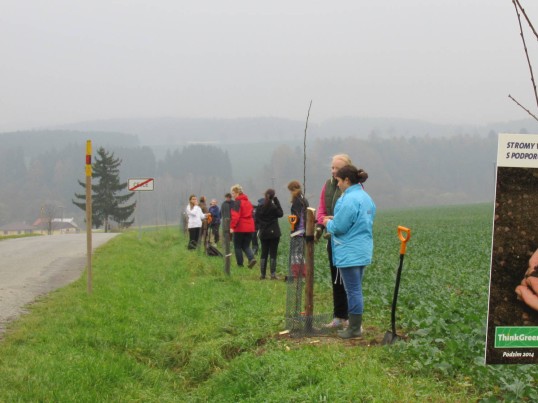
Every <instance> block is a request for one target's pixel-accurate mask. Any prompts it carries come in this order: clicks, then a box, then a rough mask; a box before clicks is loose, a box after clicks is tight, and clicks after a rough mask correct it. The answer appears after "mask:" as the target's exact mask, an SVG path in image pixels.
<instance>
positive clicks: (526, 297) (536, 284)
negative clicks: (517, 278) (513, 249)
mask: <svg viewBox="0 0 538 403" xmlns="http://www.w3.org/2000/svg"><path fill="white" fill-rule="evenodd" d="M516 294H517V295H518V298H519V299H520V300H522V301H523V302H525V303H526V304H527V305H528V306H530V307H531V308H533V309H535V310H537V311H538V249H537V250H536V251H535V252H534V253H533V255H532V256H531V258H530V259H529V268H528V269H527V271H526V272H525V278H524V279H523V280H522V281H521V284H520V285H518V286H517V287H516Z"/></svg>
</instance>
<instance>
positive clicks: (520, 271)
mask: <svg viewBox="0 0 538 403" xmlns="http://www.w3.org/2000/svg"><path fill="white" fill-rule="evenodd" d="M495 183H496V184H495V208H494V215H493V235H492V238H493V239H492V248H491V265H490V284H489V305H488V322H487V338H486V351H485V359H486V364H534V363H537V362H538V305H536V304H538V267H537V269H536V272H534V268H529V259H530V258H531V256H532V255H533V254H534V253H535V251H536V250H538V135H534V134H507V133H501V134H499V141H498V148H497V170H496V181H495ZM529 274H530V275H529ZM534 274H536V277H534ZM529 277H532V278H533V280H528V279H529ZM534 278H536V280H537V281H536V284H537V286H536V290H535V291H534V290H533V287H532V286H531V285H532V283H534ZM519 285H522V286H523V287H525V290H524V294H525V295H529V296H530V297H533V296H534V294H536V298H537V300H536V304H534V302H535V301H534V300H533V298H527V302H525V301H524V300H522V298H521V296H520V295H521V289H519V288H518V289H517V292H516V288H517V287H518V286H519ZM518 294H520V295H518Z"/></svg>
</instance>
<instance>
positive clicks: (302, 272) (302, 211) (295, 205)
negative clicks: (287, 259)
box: [288, 180, 308, 278]
mask: <svg viewBox="0 0 538 403" xmlns="http://www.w3.org/2000/svg"><path fill="white" fill-rule="evenodd" d="M288 190H289V191H290V195H291V216H294V217H295V220H296V221H295V224H294V228H293V230H292V233H291V235H290V236H291V238H292V242H291V244H290V255H291V272H292V274H293V277H299V276H301V277H303V278H304V277H305V276H306V265H305V259H304V236H305V229H306V228H305V227H306V222H305V219H306V209H307V208H308V200H307V199H306V198H305V197H304V195H303V191H302V189H301V184H300V183H299V182H298V181H296V180H293V181H291V182H290V183H288Z"/></svg>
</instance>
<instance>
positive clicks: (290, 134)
mask: <svg viewBox="0 0 538 403" xmlns="http://www.w3.org/2000/svg"><path fill="white" fill-rule="evenodd" d="M54 129H63V130H77V131H84V132H92V133H96V132H114V133H127V134H133V135H138V137H139V139H140V143H141V145H181V144H186V143H192V142H205V143H208V142H209V143H211V142H217V143H253V142H264V141H282V142H287V141H290V142H297V141H300V140H302V139H303V137H304V129H305V122H304V121H298V120H291V119H282V118H275V117H259V118H237V119H204V118H199V119H195V118H172V117H162V118H152V119H150V118H144V119H142V118H140V119H110V120H98V121H88V122H80V123H73V124H69V125H63V126H59V127H55V128H54ZM498 132H515V133H520V132H528V133H538V122H536V121H535V120H534V119H522V120H517V121H509V122H496V123H491V124H488V125H482V126H473V125H459V124H453V125H441V124H435V123H430V122H426V121H420V120H413V119H399V118H365V117H340V118H334V119H329V120H325V121H323V122H321V123H313V122H309V125H308V131H307V134H308V136H309V138H311V139H315V138H331V137H340V138H342V137H350V136H351V137H356V138H361V139H367V138H370V137H382V138H391V137H396V138H397V137H405V138H409V137H413V136H415V137H424V136H429V137H434V138H439V137H451V136H454V135H479V136H487V135H490V134H492V133H498Z"/></svg>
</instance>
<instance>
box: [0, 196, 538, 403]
mask: <svg viewBox="0 0 538 403" xmlns="http://www.w3.org/2000/svg"><path fill="white" fill-rule="evenodd" d="M491 220H492V208H491V206H489V205H472V206H457V207H443V208H428V209H414V210H398V211H395V210H393V211H386V212H383V211H381V212H379V213H378V216H377V219H376V223H375V256H374V260H375V261H374V263H373V264H372V265H371V266H369V267H368V268H367V271H366V274H365V280H364V293H365V313H364V324H365V327H366V329H367V330H366V332H365V334H366V337H381V338H382V336H383V334H384V333H385V332H386V331H387V330H389V327H390V305H391V301H392V293H393V289H394V279H395V273H396V268H397V266H398V263H399V246H400V243H399V240H398V238H397V236H396V228H397V226H398V225H404V226H407V227H409V228H411V231H412V238H411V240H410V242H409V244H408V247H407V255H406V257H405V260H404V270H403V275H402V282H401V286H400V296H399V299H398V313H397V323H398V326H399V327H400V329H399V332H401V333H402V334H404V335H405V336H406V338H407V339H406V341H405V342H403V343H398V344H395V345H392V346H381V345H370V346H367V345H363V346H362V345H355V344H352V343H348V342H343V341H341V340H339V339H337V338H336V337H322V338H320V337H318V338H302V339H289V338H286V337H282V336H279V334H278V333H279V332H280V331H282V330H284V324H285V320H284V314H285V300H286V283H285V282H283V281H268V280H267V281H260V280H258V277H259V273H258V271H257V270H248V269H239V268H237V267H236V266H235V264H232V270H231V276H230V277H227V276H225V275H224V273H223V267H224V266H223V261H222V260H221V259H220V258H217V257H208V256H205V255H204V254H203V252H202V251H199V252H198V251H194V252H192V251H188V250H187V249H186V240H185V238H183V235H182V234H180V232H179V230H178V229H177V228H174V229H169V230H163V229H160V230H158V231H153V232H144V234H143V236H142V239H141V240H139V239H138V233H137V231H132V232H128V233H125V234H123V235H121V236H119V237H117V238H115V239H113V240H112V241H110V242H109V243H108V244H106V245H105V246H103V247H101V248H100V249H98V251H97V252H96V253H95V256H94V259H93V263H94V267H93V269H94V270H93V272H94V278H93V293H92V294H91V295H88V294H87V292H86V283H85V279H86V276H85V275H83V276H82V277H81V279H80V280H79V281H77V282H75V283H73V284H72V285H70V286H68V287H66V288H64V289H61V290H58V291H56V292H53V293H51V294H49V295H48V296H46V297H44V298H42V299H41V300H40V301H38V302H36V303H35V304H33V305H32V306H31V307H30V309H29V310H30V312H29V313H28V314H27V315H24V316H23V317H21V318H20V319H19V320H18V321H16V322H14V323H11V324H10V325H9V326H8V330H7V332H6V333H5V334H4V335H3V340H2V341H1V342H0V379H1V380H2V381H1V382H0V401H2V402H4V401H5V402H11V401H21V402H33V401H58V402H71V401H72V402H95V401H111V402H112V401H114V402H116V401H144V402H146V401H149V402H166V401H170V402H176V401H177V402H207V401H209V402H262V401H263V402H283V401H286V402H288V401H289V402H340V401H342V402H351V401H353V402H356V401H374V402H377V401H379V402H386V401H389V402H390V401H393V402H402V401H427V402H431V401H436V402H437V401H442V402H462V401H498V400H508V401H525V400H528V401H536V399H538V394H537V393H536V382H537V379H538V370H537V369H535V367H534V366H489V367H486V366H485V365H484V363H483V362H484V345H485V334H486V330H485V328H486V315H487V297H488V280H489V256H490V243H491V227H492V225H491ZM282 226H283V227H287V224H284V223H283V224H282ZM283 232H287V231H283ZM287 244H288V239H286V237H283V238H282V241H281V248H280V257H279V269H278V270H279V272H280V273H281V274H283V273H285V272H286V270H287V268H286V264H287ZM315 262H316V263H315V269H316V275H315V278H316V300H315V304H316V305H315V309H316V311H317V312H329V311H330V301H331V299H330V298H331V295H330V293H331V291H330V283H329V276H330V275H329V272H328V264H327V258H326V255H325V252H324V245H322V244H321V243H320V244H317V245H316V252H315Z"/></svg>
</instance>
